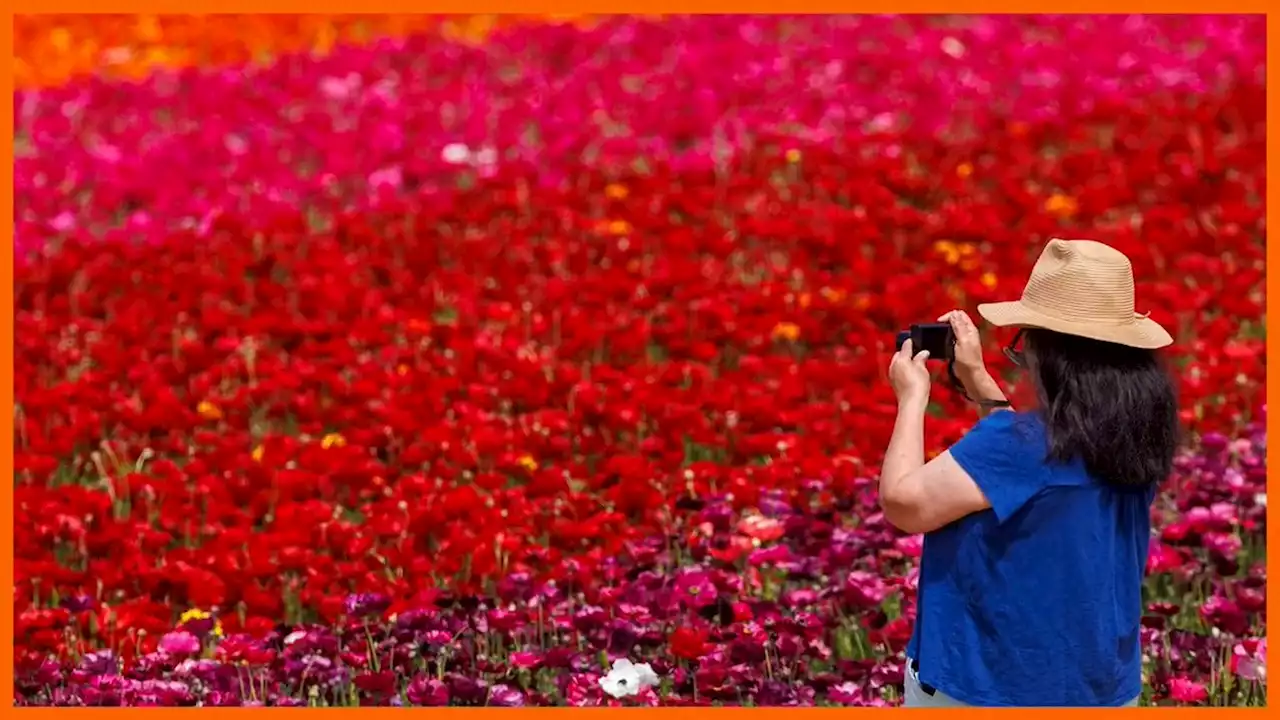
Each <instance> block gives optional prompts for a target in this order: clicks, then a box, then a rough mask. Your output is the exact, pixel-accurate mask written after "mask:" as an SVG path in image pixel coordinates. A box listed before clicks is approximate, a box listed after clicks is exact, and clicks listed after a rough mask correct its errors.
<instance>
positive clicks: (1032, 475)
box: [951, 410, 1045, 523]
mask: <svg viewBox="0 0 1280 720" xmlns="http://www.w3.org/2000/svg"><path fill="white" fill-rule="evenodd" d="M1025 420H1026V418H1023V417H1021V416H1019V415H1018V413H1015V412H1011V411H1008V410H1002V411H998V412H993V413H991V414H990V415H988V416H987V417H986V418H984V419H983V420H982V421H981V422H979V423H978V424H977V425H975V426H974V428H973V429H972V430H970V431H969V433H968V434H966V435H965V436H964V437H962V438H960V440H959V441H958V442H956V444H955V445H952V446H951V457H952V458H953V459H954V460H955V461H956V464H957V465H959V466H960V467H961V468H963V469H964V471H965V472H966V473H968V474H969V477H971V478H973V481H974V482H975V483H977V485H978V488H979V489H981V490H982V494H983V495H986V496H987V501H988V502H990V503H991V509H992V510H993V511H995V514H996V520H998V521H999V522H1002V523H1003V522H1005V521H1006V520H1008V519H1009V518H1011V517H1013V515H1014V514H1015V513H1017V512H1018V511H1019V510H1021V509H1022V507H1023V506H1024V505H1026V504H1027V502H1028V501H1030V500H1031V498H1032V497H1034V496H1035V495H1036V493H1038V492H1040V490H1041V488H1042V486H1043V483H1044V473H1045V463H1044V457H1045V452H1044V436H1043V434H1042V433H1038V432H1033V431H1032V428H1031V427H1030V423H1027V422H1024V421H1025Z"/></svg>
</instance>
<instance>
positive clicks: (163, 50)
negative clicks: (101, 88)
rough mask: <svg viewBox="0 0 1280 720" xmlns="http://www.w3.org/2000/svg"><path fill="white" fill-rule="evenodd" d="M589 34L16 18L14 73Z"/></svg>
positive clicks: (574, 18)
mask: <svg viewBox="0 0 1280 720" xmlns="http://www.w3.org/2000/svg"><path fill="white" fill-rule="evenodd" d="M539 22H543V23H571V24H573V25H575V26H578V27H589V26H591V25H592V24H594V23H597V22H599V16H594V15H571V16H563V15H545V16H544V15H450V16H440V15H17V16H15V17H14V19H13V30H14V32H13V72H14V83H15V86H16V87H18V88H28V87H45V86H49V85H59V84H62V83H65V82H67V81H69V80H71V79H73V78H76V77H80V76H84V75H89V74H95V73H97V74H102V75H106V76H111V77H123V78H140V77H145V76H146V75H147V74H149V73H150V72H151V71H152V70H154V69H155V68H157V67H187V66H191V65H197V64H203V65H227V64H236V63H248V62H261V61H263V60H268V59H270V58H271V57H274V56H277V55H281V54H286V53H302V52H311V53H317V54H325V53H328V52H330V51H331V50H332V49H333V48H334V47H336V46H338V45H362V44H366V43H369V42H372V41H375V40H378V39H381V38H396V37H405V36H407V35H415V34H424V33H432V32H436V33H441V34H444V35H445V36H448V37H452V38H454V39H457V40H459V41H462V42H481V41H483V40H485V39H487V38H488V37H489V35H491V34H492V33H493V32H494V31H496V30H499V29H501V28H504V27H509V26H512V25H518V24H531V23H539Z"/></svg>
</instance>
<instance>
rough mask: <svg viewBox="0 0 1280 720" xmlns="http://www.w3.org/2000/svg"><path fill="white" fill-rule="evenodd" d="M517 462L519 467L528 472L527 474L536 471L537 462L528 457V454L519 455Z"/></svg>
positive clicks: (530, 456)
mask: <svg viewBox="0 0 1280 720" xmlns="http://www.w3.org/2000/svg"><path fill="white" fill-rule="evenodd" d="M517 462H519V463H520V467H522V468H524V469H525V470H528V471H529V472H533V471H534V470H537V469H538V461H537V460H534V459H533V456H532V455H529V454H525V455H521V456H520V459H519V460H518V461H517Z"/></svg>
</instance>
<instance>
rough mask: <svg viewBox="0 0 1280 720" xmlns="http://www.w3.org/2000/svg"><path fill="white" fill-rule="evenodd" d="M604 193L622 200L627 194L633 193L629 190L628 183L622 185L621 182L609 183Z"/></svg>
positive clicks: (611, 197)
mask: <svg viewBox="0 0 1280 720" xmlns="http://www.w3.org/2000/svg"><path fill="white" fill-rule="evenodd" d="M604 194H605V197H607V198H609V199H610V200H622V199H623V198H625V197H626V196H627V195H629V194H631V191H630V190H627V186H626V185H621V184H619V183H609V185H608V186H606V187H605V189H604Z"/></svg>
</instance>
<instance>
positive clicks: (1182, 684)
mask: <svg viewBox="0 0 1280 720" xmlns="http://www.w3.org/2000/svg"><path fill="white" fill-rule="evenodd" d="M1169 697H1171V698H1173V699H1174V700H1176V701H1178V702H1180V703H1188V704H1196V703H1202V702H1204V701H1205V700H1208V699H1209V691H1208V690H1205V688H1204V685H1201V684H1200V683H1198V682H1196V681H1194V680H1190V679H1188V678H1184V677H1176V678H1174V679H1172V680H1170V681H1169Z"/></svg>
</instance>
